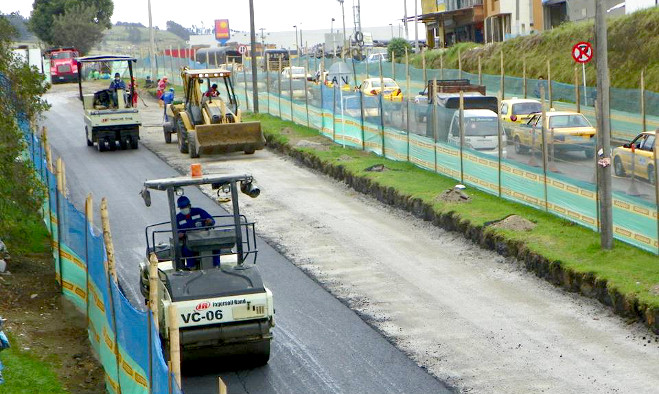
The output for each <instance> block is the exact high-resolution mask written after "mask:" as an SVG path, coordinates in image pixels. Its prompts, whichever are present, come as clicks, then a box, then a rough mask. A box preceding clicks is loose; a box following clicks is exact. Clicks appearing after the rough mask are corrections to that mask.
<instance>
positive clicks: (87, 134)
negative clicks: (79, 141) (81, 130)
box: [85, 126, 94, 146]
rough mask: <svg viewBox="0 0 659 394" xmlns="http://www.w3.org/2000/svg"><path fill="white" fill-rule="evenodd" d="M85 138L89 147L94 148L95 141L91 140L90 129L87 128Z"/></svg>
mask: <svg viewBox="0 0 659 394" xmlns="http://www.w3.org/2000/svg"><path fill="white" fill-rule="evenodd" d="M85 138H86V139H87V146H94V141H92V140H90V139H89V129H88V128H87V126H85Z"/></svg>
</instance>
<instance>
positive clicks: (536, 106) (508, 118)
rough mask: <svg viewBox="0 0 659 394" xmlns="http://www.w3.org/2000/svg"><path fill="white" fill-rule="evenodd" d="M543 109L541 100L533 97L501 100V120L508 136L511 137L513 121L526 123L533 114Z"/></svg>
mask: <svg viewBox="0 0 659 394" xmlns="http://www.w3.org/2000/svg"><path fill="white" fill-rule="evenodd" d="M541 111H542V104H540V101H538V100H533V99H518V98H517V97H513V98H512V99H508V100H501V121H502V122H503V129H504V131H505V132H506V136H507V137H508V138H511V135H510V134H511V131H512V123H524V122H526V121H528V120H529V119H530V118H531V116H532V115H533V114H536V113H538V112H541Z"/></svg>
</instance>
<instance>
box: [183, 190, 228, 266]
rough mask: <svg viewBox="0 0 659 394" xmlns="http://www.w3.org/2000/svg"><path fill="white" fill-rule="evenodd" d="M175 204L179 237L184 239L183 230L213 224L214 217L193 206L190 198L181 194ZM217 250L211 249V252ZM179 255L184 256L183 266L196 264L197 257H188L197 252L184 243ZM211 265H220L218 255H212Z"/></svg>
mask: <svg viewBox="0 0 659 394" xmlns="http://www.w3.org/2000/svg"><path fill="white" fill-rule="evenodd" d="M176 206H177V207H178V208H179V213H177V214H176V226H177V228H178V230H179V232H178V237H179V239H184V237H185V232H186V231H187V230H191V229H201V228H204V227H210V226H214V225H215V219H213V217H212V216H211V215H210V214H209V213H208V212H206V211H205V210H203V209H201V208H193V207H192V204H191V203H190V199H189V198H188V197H186V196H181V197H179V198H178V200H176ZM215 253H219V251H213V254H215ZM181 255H182V257H183V258H185V267H186V268H194V267H195V266H196V265H197V259H190V258H189V257H194V256H197V253H195V252H193V251H191V250H190V249H188V248H187V247H186V246H185V244H183V246H182V247H181ZM213 265H214V266H219V265H220V258H219V256H214V257H213Z"/></svg>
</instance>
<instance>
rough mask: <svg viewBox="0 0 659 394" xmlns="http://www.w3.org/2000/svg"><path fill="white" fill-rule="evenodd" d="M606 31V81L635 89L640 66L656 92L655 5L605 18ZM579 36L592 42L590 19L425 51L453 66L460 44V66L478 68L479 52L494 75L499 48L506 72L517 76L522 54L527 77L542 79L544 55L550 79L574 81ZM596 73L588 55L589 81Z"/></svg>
mask: <svg viewBox="0 0 659 394" xmlns="http://www.w3.org/2000/svg"><path fill="white" fill-rule="evenodd" d="M608 31H609V37H608V38H609V39H608V48H609V69H610V76H611V86H612V87H619V88H638V87H639V83H640V75H641V70H642V69H643V68H645V86H646V89H648V90H652V91H655V92H659V7H655V8H653V9H648V10H644V11H639V12H636V13H634V14H631V15H626V16H622V17H618V18H609V19H608ZM579 41H589V42H590V43H591V44H593V46H594V44H595V39H594V25H593V21H587V22H579V23H565V24H563V25H561V26H560V27H558V28H555V29H553V30H550V31H546V32H543V33H542V34H534V35H530V36H524V37H517V38H514V39H511V40H508V41H505V42H503V43H495V44H491V45H487V46H483V45H479V44H474V43H463V44H460V45H456V46H454V47H452V48H449V49H446V50H433V51H428V52H427V53H426V60H427V61H428V66H427V67H432V68H439V64H440V59H439V57H440V54H441V53H442V52H443V53H444V67H446V68H456V69H457V68H458V49H460V51H461V53H462V68H463V70H465V71H468V72H471V73H478V57H479V56H481V63H482V70H483V73H485V74H499V73H500V52H501V51H502V50H503V54H504V71H505V73H506V75H512V76H519V77H521V76H522V68H523V66H522V64H523V59H524V58H526V75H527V76H528V77H529V78H537V77H539V76H542V77H543V78H547V60H549V61H551V75H552V79H554V80H555V81H559V82H566V83H573V81H574V67H575V66H576V65H577V64H576V63H575V62H574V60H573V59H572V55H571V52H572V46H573V45H574V44H576V43H577V42H579ZM414 64H415V66H416V67H419V68H420V67H421V58H420V56H417V57H415V58H414ZM579 75H581V67H580V66H579ZM580 78H581V77H580ZM595 78H596V76H595V62H594V60H593V61H592V62H591V63H589V64H587V65H586V79H587V83H588V85H590V86H593V85H594V84H595Z"/></svg>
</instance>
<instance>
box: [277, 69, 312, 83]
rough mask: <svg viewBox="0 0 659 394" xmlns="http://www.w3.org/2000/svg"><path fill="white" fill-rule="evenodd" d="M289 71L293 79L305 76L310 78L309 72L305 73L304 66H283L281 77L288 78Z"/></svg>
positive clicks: (289, 75)
mask: <svg viewBox="0 0 659 394" xmlns="http://www.w3.org/2000/svg"><path fill="white" fill-rule="evenodd" d="M291 73H292V74H293V75H292V77H293V79H295V78H300V79H304V78H307V79H309V80H311V74H308V73H306V72H305V70H304V67H296V66H291V67H284V70H283V71H282V72H281V77H282V78H290V77H291Z"/></svg>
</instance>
